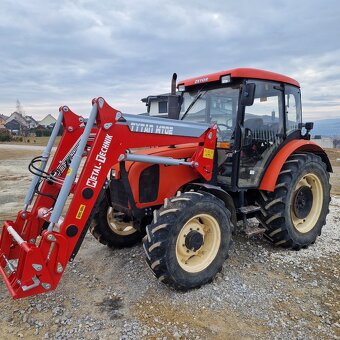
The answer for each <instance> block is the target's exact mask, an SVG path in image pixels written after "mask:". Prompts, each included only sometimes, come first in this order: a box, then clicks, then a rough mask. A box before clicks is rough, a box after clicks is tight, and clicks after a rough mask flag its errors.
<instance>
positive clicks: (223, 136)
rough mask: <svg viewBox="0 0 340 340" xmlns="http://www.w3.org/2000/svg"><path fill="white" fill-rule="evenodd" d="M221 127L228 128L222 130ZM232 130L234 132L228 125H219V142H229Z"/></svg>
mask: <svg viewBox="0 0 340 340" xmlns="http://www.w3.org/2000/svg"><path fill="white" fill-rule="evenodd" d="M230 120H231V119H230ZM221 126H223V127H226V129H225V130H224V129H223V130H222V129H221ZM231 130H232V127H231V126H229V125H227V124H217V135H218V137H217V139H218V140H227V139H230V136H231Z"/></svg>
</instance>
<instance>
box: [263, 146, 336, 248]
mask: <svg viewBox="0 0 340 340" xmlns="http://www.w3.org/2000/svg"><path fill="white" fill-rule="evenodd" d="M257 203H258V204H259V205H260V206H261V212H260V213H259V215H258V218H259V220H260V221H261V223H262V224H263V226H264V227H265V228H266V229H267V231H266V232H265V236H266V237H267V238H268V239H269V240H270V241H271V242H273V243H274V244H275V245H278V246H282V247H285V248H291V249H296V250H299V249H300V248H306V247H308V246H309V245H310V244H312V243H314V242H315V240H316V238H317V237H318V236H319V235H320V234H321V229H322V227H323V226H324V225H325V223H326V216H327V214H328V212H329V203H330V184H329V173H328V172H327V169H326V164H325V163H324V162H323V161H322V160H321V158H320V157H319V156H317V155H314V154H311V153H304V154H293V155H292V156H290V157H289V158H288V159H287V161H286V162H285V164H284V166H283V168H282V170H281V172H280V174H279V177H278V180H277V183H276V186H275V190H274V192H265V191H260V192H259V195H258V200H257Z"/></svg>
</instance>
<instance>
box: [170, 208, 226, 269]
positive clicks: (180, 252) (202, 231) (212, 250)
mask: <svg viewBox="0 0 340 340" xmlns="http://www.w3.org/2000/svg"><path fill="white" fill-rule="evenodd" d="M190 232H191V233H195V234H196V236H198V238H200V239H201V240H202V244H201V246H200V247H199V248H198V249H194V248H192V249H190V246H189V248H188V240H187V238H188V235H189V233H190ZM198 233H199V234H198ZM220 244H221V230H220V226H219V224H218V222H217V220H216V219H215V218H214V217H212V216H211V215H208V214H199V215H196V216H194V217H192V218H191V219H190V220H189V221H188V222H187V223H186V224H185V225H184V226H183V228H182V230H181V231H180V233H179V235H178V237H177V242H176V257H177V262H178V264H179V265H180V266H181V267H182V268H183V269H184V270H185V271H187V272H189V273H197V272H200V271H202V270H204V269H206V268H207V267H208V266H209V265H210V264H211V262H213V260H214V259H215V257H216V255H217V253H218V250H219V248H220Z"/></svg>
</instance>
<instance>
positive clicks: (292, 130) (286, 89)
mask: <svg viewBox="0 0 340 340" xmlns="http://www.w3.org/2000/svg"><path fill="white" fill-rule="evenodd" d="M178 90H179V91H181V93H182V96H181V109H180V113H179V119H181V120H183V121H192V122H201V123H216V124H217V126H218V129H217V164H218V171H217V178H216V180H217V182H218V183H219V184H220V185H222V186H225V187H226V188H227V189H228V190H231V191H236V190H238V189H241V188H242V189H243V188H247V189H249V188H252V187H254V188H255V187H258V186H259V183H260V181H261V179H262V176H263V173H264V169H266V168H267V165H268V163H269V162H270V160H271V159H272V157H274V155H275V154H276V151H277V150H278V147H279V146H282V145H283V144H284V143H285V141H289V140H291V139H292V138H294V139H297V138H302V136H301V98H300V88H299V83H298V82H297V81H295V80H293V79H291V78H289V77H286V76H283V75H280V74H276V73H272V72H267V71H261V70H254V69H234V70H229V71H224V72H219V73H214V74H210V75H206V76H202V77H199V78H192V79H188V80H184V81H181V82H179V84H178Z"/></svg>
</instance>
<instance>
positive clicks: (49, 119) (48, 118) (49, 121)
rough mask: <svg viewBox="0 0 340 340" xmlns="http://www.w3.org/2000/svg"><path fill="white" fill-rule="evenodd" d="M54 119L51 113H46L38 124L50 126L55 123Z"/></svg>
mask: <svg viewBox="0 0 340 340" xmlns="http://www.w3.org/2000/svg"><path fill="white" fill-rule="evenodd" d="M56 121H57V120H56V119H55V118H54V117H53V116H52V115H51V114H48V115H47V116H46V117H45V118H43V119H42V120H41V121H40V122H39V125H41V126H44V127H45V128H47V127H51V126H53V125H54V124H55V123H56Z"/></svg>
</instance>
